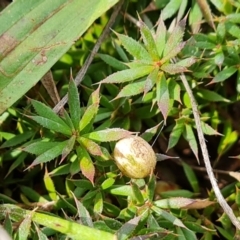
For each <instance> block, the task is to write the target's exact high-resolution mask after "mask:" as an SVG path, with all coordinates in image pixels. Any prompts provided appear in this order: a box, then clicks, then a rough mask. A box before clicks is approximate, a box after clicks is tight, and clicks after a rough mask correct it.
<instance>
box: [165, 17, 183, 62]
mask: <svg viewBox="0 0 240 240" xmlns="http://www.w3.org/2000/svg"><path fill="white" fill-rule="evenodd" d="M185 25H186V18H184V19H183V20H181V21H180V22H178V23H177V25H176V27H175V28H174V29H173V31H172V33H171V35H170V37H169V38H168V40H167V43H166V45H165V49H164V52H163V56H164V57H166V56H168V55H169V54H170V52H173V51H174V50H175V48H176V47H177V46H179V44H180V43H181V41H182V38H183V35H184V30H185Z"/></svg>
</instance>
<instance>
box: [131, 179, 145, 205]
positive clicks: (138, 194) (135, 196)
mask: <svg viewBox="0 0 240 240" xmlns="http://www.w3.org/2000/svg"><path fill="white" fill-rule="evenodd" d="M131 185H132V192H133V199H134V200H135V201H136V202H137V203H138V204H140V205H142V204H144V198H143V195H142V193H141V191H140V189H139V187H138V185H137V184H136V183H134V182H132V183H131Z"/></svg>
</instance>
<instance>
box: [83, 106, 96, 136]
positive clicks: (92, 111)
mask: <svg viewBox="0 0 240 240" xmlns="http://www.w3.org/2000/svg"><path fill="white" fill-rule="evenodd" d="M98 107H99V104H98V103H95V104H92V105H90V106H89V107H87V109H86V111H85V112H84V113H83V116H82V119H81V120H80V124H79V131H80V132H82V131H84V130H85V128H86V127H87V126H90V125H91V124H92V122H93V120H94V117H95V116H96V114H97V112H98ZM90 127H91V126H90Z"/></svg>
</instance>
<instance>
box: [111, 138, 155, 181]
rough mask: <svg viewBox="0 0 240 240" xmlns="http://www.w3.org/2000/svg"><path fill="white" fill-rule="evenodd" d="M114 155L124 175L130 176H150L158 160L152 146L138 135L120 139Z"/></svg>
mask: <svg viewBox="0 0 240 240" xmlns="http://www.w3.org/2000/svg"><path fill="white" fill-rule="evenodd" d="M113 157H114V160H115V162H116V164H117V166H118V168H119V169H120V170H121V172H122V173H123V175H125V176H127V177H130V178H144V177H147V176H149V175H150V174H151V173H152V172H153V170H154V169H155V166H156V162H157V161H156V155H155V153H154V151H153V149H152V147H151V146H150V145H149V144H148V142H146V141H145V140H144V139H142V138H141V137H137V136H130V137H126V138H123V139H121V140H119V141H118V142H117V143H116V146H115V149H114V151H113Z"/></svg>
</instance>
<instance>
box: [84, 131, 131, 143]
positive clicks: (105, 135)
mask: <svg viewBox="0 0 240 240" xmlns="http://www.w3.org/2000/svg"><path fill="white" fill-rule="evenodd" d="M132 134H133V132H129V131H127V130H124V129H121V128H112V129H106V130H100V131H97V132H92V133H88V134H84V135H83V136H82V137H85V138H89V139H92V140H94V141H98V142H111V141H118V140H119V139H122V138H125V137H129V136H131V135H132Z"/></svg>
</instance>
